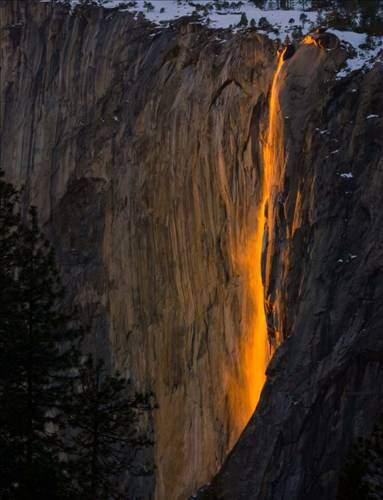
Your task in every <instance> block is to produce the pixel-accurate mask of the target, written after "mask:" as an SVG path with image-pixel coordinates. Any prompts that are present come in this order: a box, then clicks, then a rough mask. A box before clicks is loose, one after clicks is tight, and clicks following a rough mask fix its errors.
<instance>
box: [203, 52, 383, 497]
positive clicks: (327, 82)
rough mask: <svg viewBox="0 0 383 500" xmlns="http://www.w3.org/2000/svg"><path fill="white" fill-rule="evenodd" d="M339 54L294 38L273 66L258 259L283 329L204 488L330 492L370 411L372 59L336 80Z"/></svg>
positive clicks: (378, 330) (373, 375) (376, 203)
mask: <svg viewBox="0 0 383 500" xmlns="http://www.w3.org/2000/svg"><path fill="white" fill-rule="evenodd" d="M343 58H344V53H343V51H342V50H341V49H336V50H334V51H331V50H330V51H327V50H323V49H319V48H318V47H316V46H314V45H310V46H308V45H303V46H301V47H300V48H299V49H298V51H297V52H296V54H295V55H294V56H293V57H292V58H291V59H289V60H288V61H286V63H285V67H284V68H283V78H282V79H281V83H280V88H279V99H280V102H281V108H282V114H283V119H284V130H285V134H284V136H285V137H284V143H285V157H286V164H285V168H284V170H283V172H282V176H281V177H280V179H279V181H278V182H276V184H275V188H274V196H273V203H272V206H271V207H269V209H268V222H269V224H273V230H272V231H271V233H270V231H269V238H268V241H267V245H266V249H265V254H266V257H265V258H266V259H267V260H268V262H269V265H270V272H269V273H268V274H267V276H266V299H267V304H268V310H269V318H268V319H269V324H270V325H272V327H273V328H274V329H275V330H276V331H278V332H280V335H281V337H283V338H284V339H285V341H284V343H283V344H282V346H281V347H280V348H279V350H278V351H277V353H276V355H275V356H274V359H273V360H272V362H271V364H270V365H269V368H268V380H267V383H266V385H265V387H264V391H263V394H262V398H261V402H260V405H259V407H258V410H257V412H256V413H255V415H254V416H253V418H252V419H251V422H250V424H249V425H248V426H247V428H246V430H245V431H244V433H243V434H242V436H241V438H240V440H239V442H238V444H237V445H236V447H235V448H234V450H233V452H232V453H231V455H230V456H229V458H228V460H227V462H226V463H225V465H224V467H223V468H222V470H221V472H220V473H219V475H218V476H217V477H216V479H215V480H214V482H213V485H212V487H211V488H210V490H209V491H208V492H207V493H206V494H205V497H204V498H210V499H213V498H215V499H217V498H220V499H228V500H229V499H230V500H231V499H233V498H235V499H238V500H239V499H243V500H245V499H248V498H252V499H259V500H261V499H262V500H276V499H278V500H283V499H286V500H290V499H292V498H294V499H297V500H304V499H308V498H309V499H310V500H323V499H324V498H326V499H327V498H328V499H333V498H336V487H337V480H338V475H339V470H340V468H341V466H342V463H343V461H344V458H345V455H346V453H347V451H348V448H349V446H350V444H351V443H352V441H353V440H354V439H355V438H356V437H357V436H361V435H364V434H366V433H369V432H370V431H371V428H372V426H373V424H374V422H375V420H376V418H377V416H378V415H379V414H381V409H382V391H381V387H382V383H383V366H382V365H383V343H382V338H383V337H382V331H383V315H382V310H383V288H382V283H383V280H382V277H383V276H382V261H383V254H382V248H383V232H382V227H383V219H382V211H381V186H382V182H383V163H382V159H383V119H382V116H383V115H382V109H383V91H382V89H383V65H382V63H381V62H378V63H377V64H376V65H375V66H374V67H373V68H372V69H371V70H369V71H367V72H359V73H356V74H354V75H351V76H349V77H347V78H345V79H343V80H341V81H337V80H336V78H335V74H336V71H337V68H339V65H340V64H341V63H342V61H343Z"/></svg>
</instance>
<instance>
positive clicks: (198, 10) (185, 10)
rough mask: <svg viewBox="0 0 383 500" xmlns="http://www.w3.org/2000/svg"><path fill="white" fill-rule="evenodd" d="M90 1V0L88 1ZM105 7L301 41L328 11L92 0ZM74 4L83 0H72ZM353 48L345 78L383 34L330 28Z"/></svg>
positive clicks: (239, 0)
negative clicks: (195, 19) (193, 18)
mask: <svg viewBox="0 0 383 500" xmlns="http://www.w3.org/2000/svg"><path fill="white" fill-rule="evenodd" d="M41 1H43V2H50V1H55V2H63V1H68V0H41ZM88 1H89V0H88ZM93 2H94V3H96V4H98V5H102V6H103V7H105V8H118V9H120V10H121V11H129V12H132V14H134V15H135V16H137V15H139V14H140V13H141V14H143V15H144V16H145V17H146V18H147V19H148V20H150V21H152V22H153V23H155V24H157V25H158V26H167V25H168V23H169V22H171V21H174V20H175V19H179V18H180V17H183V16H190V15H192V14H194V15H198V16H199V18H200V20H201V22H205V23H206V24H208V25H209V27H211V28H216V29H219V28H223V29H228V28H229V29H232V30H236V31H237V30H241V29H246V28H248V27H254V28H256V29H257V31H258V32H260V33H264V34H267V36H268V37H269V38H271V39H273V40H276V39H279V40H280V41H282V42H284V41H285V40H286V37H287V39H288V40H299V39H301V38H302V37H303V35H304V34H305V33H307V32H309V31H310V30H313V29H314V28H315V27H317V26H319V25H322V26H323V19H324V14H326V12H325V11H323V10H322V11H315V10H307V8H310V6H311V3H310V2H308V1H307V0H306V3H305V4H304V5H305V6H306V10H303V9H302V8H299V7H300V6H301V5H303V4H302V3H301V2H300V1H299V0H295V1H294V2H291V3H292V4H293V5H295V7H296V8H295V9H289V10H282V9H276V8H272V7H273V6H274V7H275V0H267V1H266V3H265V7H264V8H259V7H257V6H256V4H257V3H258V5H259V2H257V1H256V0H93ZM69 3H70V4H71V6H72V7H75V6H76V5H79V4H81V3H84V0H69ZM328 31H329V32H331V33H333V34H334V35H336V36H337V37H338V38H339V39H340V40H341V42H343V44H344V45H346V46H347V47H348V48H349V49H350V58H349V59H348V63H347V65H346V66H345V68H343V69H342V70H341V71H340V72H339V73H338V76H337V77H338V78H343V77H344V76H346V75H347V74H349V73H350V72H352V71H355V70H358V69H361V68H363V67H364V68H366V69H368V68H370V67H371V66H372V65H373V64H374V62H375V61H376V59H377V58H378V55H379V54H380V53H381V51H382V48H383V41H382V37H378V36H375V37H372V36H369V35H367V34H366V33H356V32H354V31H341V30H339V29H337V30H336V29H329V30H328Z"/></svg>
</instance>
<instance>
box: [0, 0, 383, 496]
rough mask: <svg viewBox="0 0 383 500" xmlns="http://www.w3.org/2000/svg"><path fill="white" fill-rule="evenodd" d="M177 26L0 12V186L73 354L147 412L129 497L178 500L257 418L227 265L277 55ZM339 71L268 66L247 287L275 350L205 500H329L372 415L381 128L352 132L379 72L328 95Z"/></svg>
mask: <svg viewBox="0 0 383 500" xmlns="http://www.w3.org/2000/svg"><path fill="white" fill-rule="evenodd" d="M193 26H194V27H193V29H189V28H188V25H185V23H181V24H179V25H177V24H175V25H174V26H173V27H172V28H169V29H165V30H161V31H159V30H158V29H155V28H153V27H152V26H151V25H150V24H148V23H146V22H145V21H143V20H139V21H133V20H132V18H131V17H130V16H129V15H128V14H127V13H117V12H112V11H104V10H103V9H98V8H89V9H83V10H81V11H79V10H78V11H76V12H75V13H74V14H71V15H69V14H68V12H67V10H66V9H65V8H64V7H60V6H56V7H52V6H51V5H49V4H41V3H37V2H29V1H28V2H25V1H21V0H20V1H17V0H15V1H12V2H1V3H0V29H1V38H0V66H1V69H0V71H1V75H0V97H1V109H0V125H1V130H0V165H1V168H3V169H5V171H6V173H7V176H8V178H9V179H11V180H13V181H15V182H17V183H18V184H24V185H25V201H26V203H27V202H28V203H34V204H36V205H37V206H38V208H39V213H40V214H41V218H42V221H43V223H44V224H45V227H46V230H47V232H48V233H49V234H50V236H51V238H52V240H53V242H54V244H55V246H56V248H57V252H58V258H59V261H60V264H61V266H62V269H63V272H64V279H65V282H66V283H67V284H68V286H69V289H70V298H71V300H73V301H75V302H76V303H78V304H79V305H80V307H81V311H82V314H83V316H84V318H85V319H86V320H87V321H89V322H90V323H91V327H92V336H91V337H90V338H89V339H88V344H89V348H91V349H93V350H97V351H98V352H99V353H101V354H102V355H103V356H104V357H105V359H107V360H108V362H109V363H110V364H111V365H112V366H114V367H116V368H118V369H120V370H121V371H122V372H123V373H124V374H126V376H127V377H130V378H132V380H133V381H134V383H135V385H136V386H137V388H138V389H148V390H153V391H154V392H155V394H156V397H157V402H158V404H159V409H158V410H157V411H155V413H154V415H153V420H154V431H155V440H156V449H155V451H154V454H155V456H154V460H155V463H156V466H157V469H156V472H155V478H149V479H148V478H145V477H144V478H136V479H135V480H131V481H130V483H131V485H130V490H129V498H140V497H144V498H150V497H152V496H153V495H155V496H156V497H157V498H158V499H169V498H171V499H173V498H174V499H176V498H185V497H187V495H188V494H191V493H192V492H193V491H195V490H196V489H197V487H198V486H199V485H201V484H203V483H205V482H207V481H209V480H210V479H211V477H212V476H213V475H214V474H215V472H216V471H217V469H218V468H219V467H220V465H221V464H222V461H223V460H224V458H225V456H226V454H227V452H228V450H229V449H230V448H231V446H232V445H233V444H234V442H235V441H236V439H237V437H238V434H239V432H240V431H241V429H242V428H243V426H244V425H245V424H246V422H247V419H248V417H250V415H251V413H252V410H253V408H252V407H251V405H250V404H249V401H250V400H251V398H249V396H248V393H249V391H251V380H250V379H249V373H248V372H247V371H246V370H245V369H244V363H243V360H244V359H245V358H246V350H247V349H248V348H249V346H250V345H251V344H252V342H253V335H254V332H252V331H251V329H250V328H249V325H251V324H252V319H251V318H252V310H253V307H252V306H253V304H252V298H251V296H250V294H249V290H248V286H247V285H248V284H247V281H246V276H247V274H246V269H243V267H242V266H241V264H240V263H241V262H242V259H241V256H242V255H243V254H244V253H246V248H247V246H248V243H249V241H250V240H251V238H252V236H253V234H254V232H255V231H256V230H257V229H259V228H256V227H255V226H256V217H255V214H256V213H257V204H258V202H259V187H260V178H261V177H260V173H261V172H262V165H261V158H262V141H261V135H262V134H264V133H265V130H266V127H267V95H268V92H269V89H270V85H271V80H272V76H273V73H274V71H275V67H276V58H275V50H274V48H273V46H272V44H271V42H269V41H267V39H265V38H264V37H261V36H258V35H256V34H242V35H235V36H234V35H230V34H226V35H225V37H226V41H224V42H222V40H219V39H217V33H216V32H210V31H208V30H206V29H197V28H196V27H195V25H193ZM343 59H344V54H343V53H342V51H341V50H339V49H338V50H334V51H331V52H326V51H324V50H323V49H320V48H319V47H317V46H315V45H305V46H302V47H300V48H298V50H297V51H296V52H295V54H293V55H292V57H291V58H290V59H288V60H287V61H285V63H284V64H285V66H284V68H283V70H282V74H281V81H280V87H279V89H278V90H279V92H278V93H279V96H280V100H281V103H282V110H283V113H281V119H282V120H283V130H284V134H283V135H284V137H283V143H284V145H285V155H284V156H285V158H286V164H285V165H283V168H280V169H278V171H277V172H276V176H275V178H274V182H273V186H272V190H271V192H270V196H269V202H268V206H267V217H266V220H267V225H268V231H267V234H268V236H267V238H265V251H264V273H263V274H264V283H265V300H266V305H267V321H268V326H269V335H270V339H271V341H272V343H273V344H274V345H275V347H277V346H278V345H279V343H280V341H281V340H283V339H285V342H284V344H283V345H282V347H280V348H279V350H278V351H277V353H276V355H275V356H274V359H273V360H272V363H271V365H270V367H269V370H268V382H267V384H266V386H265V389H264V392H263V396H262V399H261V402H260V405H259V407H258V410H257V412H256V414H255V415H254V417H253V418H252V420H251V422H250V424H249V425H248V427H247V428H246V430H245V431H244V433H243V434H242V436H241V438H240V440H239V442H238V444H237V445H236V447H235V448H234V450H233V452H232V454H231V455H230V457H229V459H228V460H227V462H226V464H225V466H224V467H223V469H222V471H221V472H220V473H219V475H218V476H217V478H216V479H215V480H214V481H213V485H212V488H211V489H210V491H209V493H208V494H209V495H210V496H212V497H213V498H227V499H240V498H243V499H248V498H259V499H278V500H280V499H283V498H285V499H289V500H290V499H292V498H302V499H303V498H310V500H311V499H316V498H318V499H323V498H332V497H333V496H334V488H335V484H336V474H337V470H338V467H339V464H340V461H341V459H342V457H343V455H344V453H345V451H346V449H347V447H348V444H349V443H350V441H351V439H352V438H353V437H354V436H355V435H357V434H359V433H361V432H364V431H368V430H369V429H370V428H371V425H372V422H373V420H374V418H375V415H376V413H377V411H378V409H379V407H380V406H381V402H382V401H381V396H379V395H377V394H375V395H371V392H372V391H374V390H375V388H376V387H379V384H381V382H382V380H381V379H382V370H381V362H382V345H381V342H382V341H381V338H382V336H381V326H382V325H381V324H380V323H381V321H383V315H382V313H381V311H382V306H383V304H382V303H381V302H382V300H383V299H382V290H381V287H382V286H383V285H382V283H383V281H382V280H381V276H380V273H381V262H382V260H381V252H382V244H383V241H382V239H383V234H382V231H381V227H382V221H381V217H382V216H381V210H380V200H381V192H380V191H381V183H382V176H383V174H382V168H383V165H382V160H381V157H382V119H381V118H379V117H378V118H376V117H373V118H369V119H367V116H369V115H374V114H378V115H379V114H380V115H381V114H382V113H381V109H382V88H383V86H382V68H381V66H376V67H375V69H373V70H372V71H371V72H369V73H368V74H366V75H362V74H360V75H357V76H354V77H353V78H352V79H345V80H342V82H336V81H335V78H334V74H335V72H336V69H337V68H338V66H339V64H340V63H341V62H342V61H343ZM354 89H356V92H354ZM287 117H288V118H287ZM337 150H338V151H337ZM348 172H352V175H353V177H349V176H345V175H343V174H346V173H348ZM254 265H259V263H257V262H255V263H254ZM266 270H267V272H266ZM233 387H234V388H235V391H233ZM154 489H155V493H154Z"/></svg>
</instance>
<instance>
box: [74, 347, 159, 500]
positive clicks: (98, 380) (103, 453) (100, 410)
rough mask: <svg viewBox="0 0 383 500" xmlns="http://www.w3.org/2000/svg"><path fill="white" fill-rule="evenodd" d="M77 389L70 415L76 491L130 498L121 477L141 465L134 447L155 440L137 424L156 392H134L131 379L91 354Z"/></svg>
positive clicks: (87, 497)
mask: <svg viewBox="0 0 383 500" xmlns="http://www.w3.org/2000/svg"><path fill="white" fill-rule="evenodd" d="M77 394H78V395H77V401H76V403H75V405H74V408H73V409H74V411H73V414H72V420H71V425H72V426H73V428H74V429H75V432H74V435H73V436H72V453H73V454H72V465H73V470H72V473H73V477H74V478H75V483H76V488H77V494H78V496H79V498H81V499H83V500H104V499H106V498H108V499H112V498H113V499H120V498H125V497H123V496H122V493H121V488H120V486H119V481H118V479H121V474H122V473H124V472H126V471H127V470H129V469H130V468H131V467H137V464H134V463H133V461H132V456H131V454H130V453H129V450H132V448H137V447H139V448H142V447H145V446H149V445H151V444H153V442H152V440H151V439H150V438H149V437H148V436H147V435H146V434H144V433H142V432H141V431H140V430H139V426H138V424H139V421H140V417H141V416H142V413H143V412H147V411H148V410H151V409H152V408H153V405H152V403H151V398H152V396H151V395H145V396H142V395H137V394H136V395H134V396H129V394H128V384H127V382H126V380H125V379H123V378H121V377H120V376H119V375H118V374H117V375H115V376H110V375H107V373H106V370H105V368H104V365H103V363H102V361H97V362H95V361H94V360H93V359H92V357H88V358H87V360H86V362H85V363H84V364H83V366H82V368H80V382H79V385H78V388H77ZM138 472H139V473H141V474H144V473H145V472H146V473H148V471H145V470H141V471H138ZM149 473H152V470H150V471H149Z"/></svg>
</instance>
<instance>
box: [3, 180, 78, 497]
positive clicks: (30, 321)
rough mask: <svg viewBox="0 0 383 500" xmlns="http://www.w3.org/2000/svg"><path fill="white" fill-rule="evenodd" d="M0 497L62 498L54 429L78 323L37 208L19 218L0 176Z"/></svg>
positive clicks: (58, 426) (66, 396)
mask: <svg viewBox="0 0 383 500" xmlns="http://www.w3.org/2000/svg"><path fill="white" fill-rule="evenodd" d="M0 252H1V257H0V258H1V268H0V285H1V286H0V408H1V411H0V496H1V498H2V499H7V498H10V499H11V498H12V499H13V498H15V499H24V498H25V499H27V498H28V499H30V498H51V499H54V498H65V494H66V493H65V492H66V487H65V486H64V483H65V475H63V471H65V467H63V465H62V464H61V463H60V462H59V456H60V453H62V452H63V451H65V445H64V441H63V440H62V434H61V430H62V429H63V427H64V418H65V412H66V411H67V410H66V407H67V406H68V405H69V403H70V392H71V386H72V384H73V380H74V377H75V367H76V365H77V357H78V351H77V348H76V347H75V344H74V341H75V340H76V338H78V336H79V333H80V332H79V330H77V329H76V328H73V327H72V325H71V321H70V318H69V317H68V316H66V315H65V314H63V313H62V312H61V310H60V305H61V301H62V297H63V289H62V286H61V284H60V279H59V275H58V271H57V268H56V266H55V261H54V254H53V250H52V249H51V247H50V245H49V243H48V242H47V240H46V239H45V238H44V236H43V234H42V233H41V231H40V229H39V226H38V221H37V214H36V209H35V208H31V209H30V211H29V217H28V220H27V223H25V224H23V223H22V222H21V221H20V215H19V212H18V193H17V191H16V190H15V189H14V188H13V187H12V186H11V185H10V184H8V183H5V182H4V181H3V180H2V179H0Z"/></svg>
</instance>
